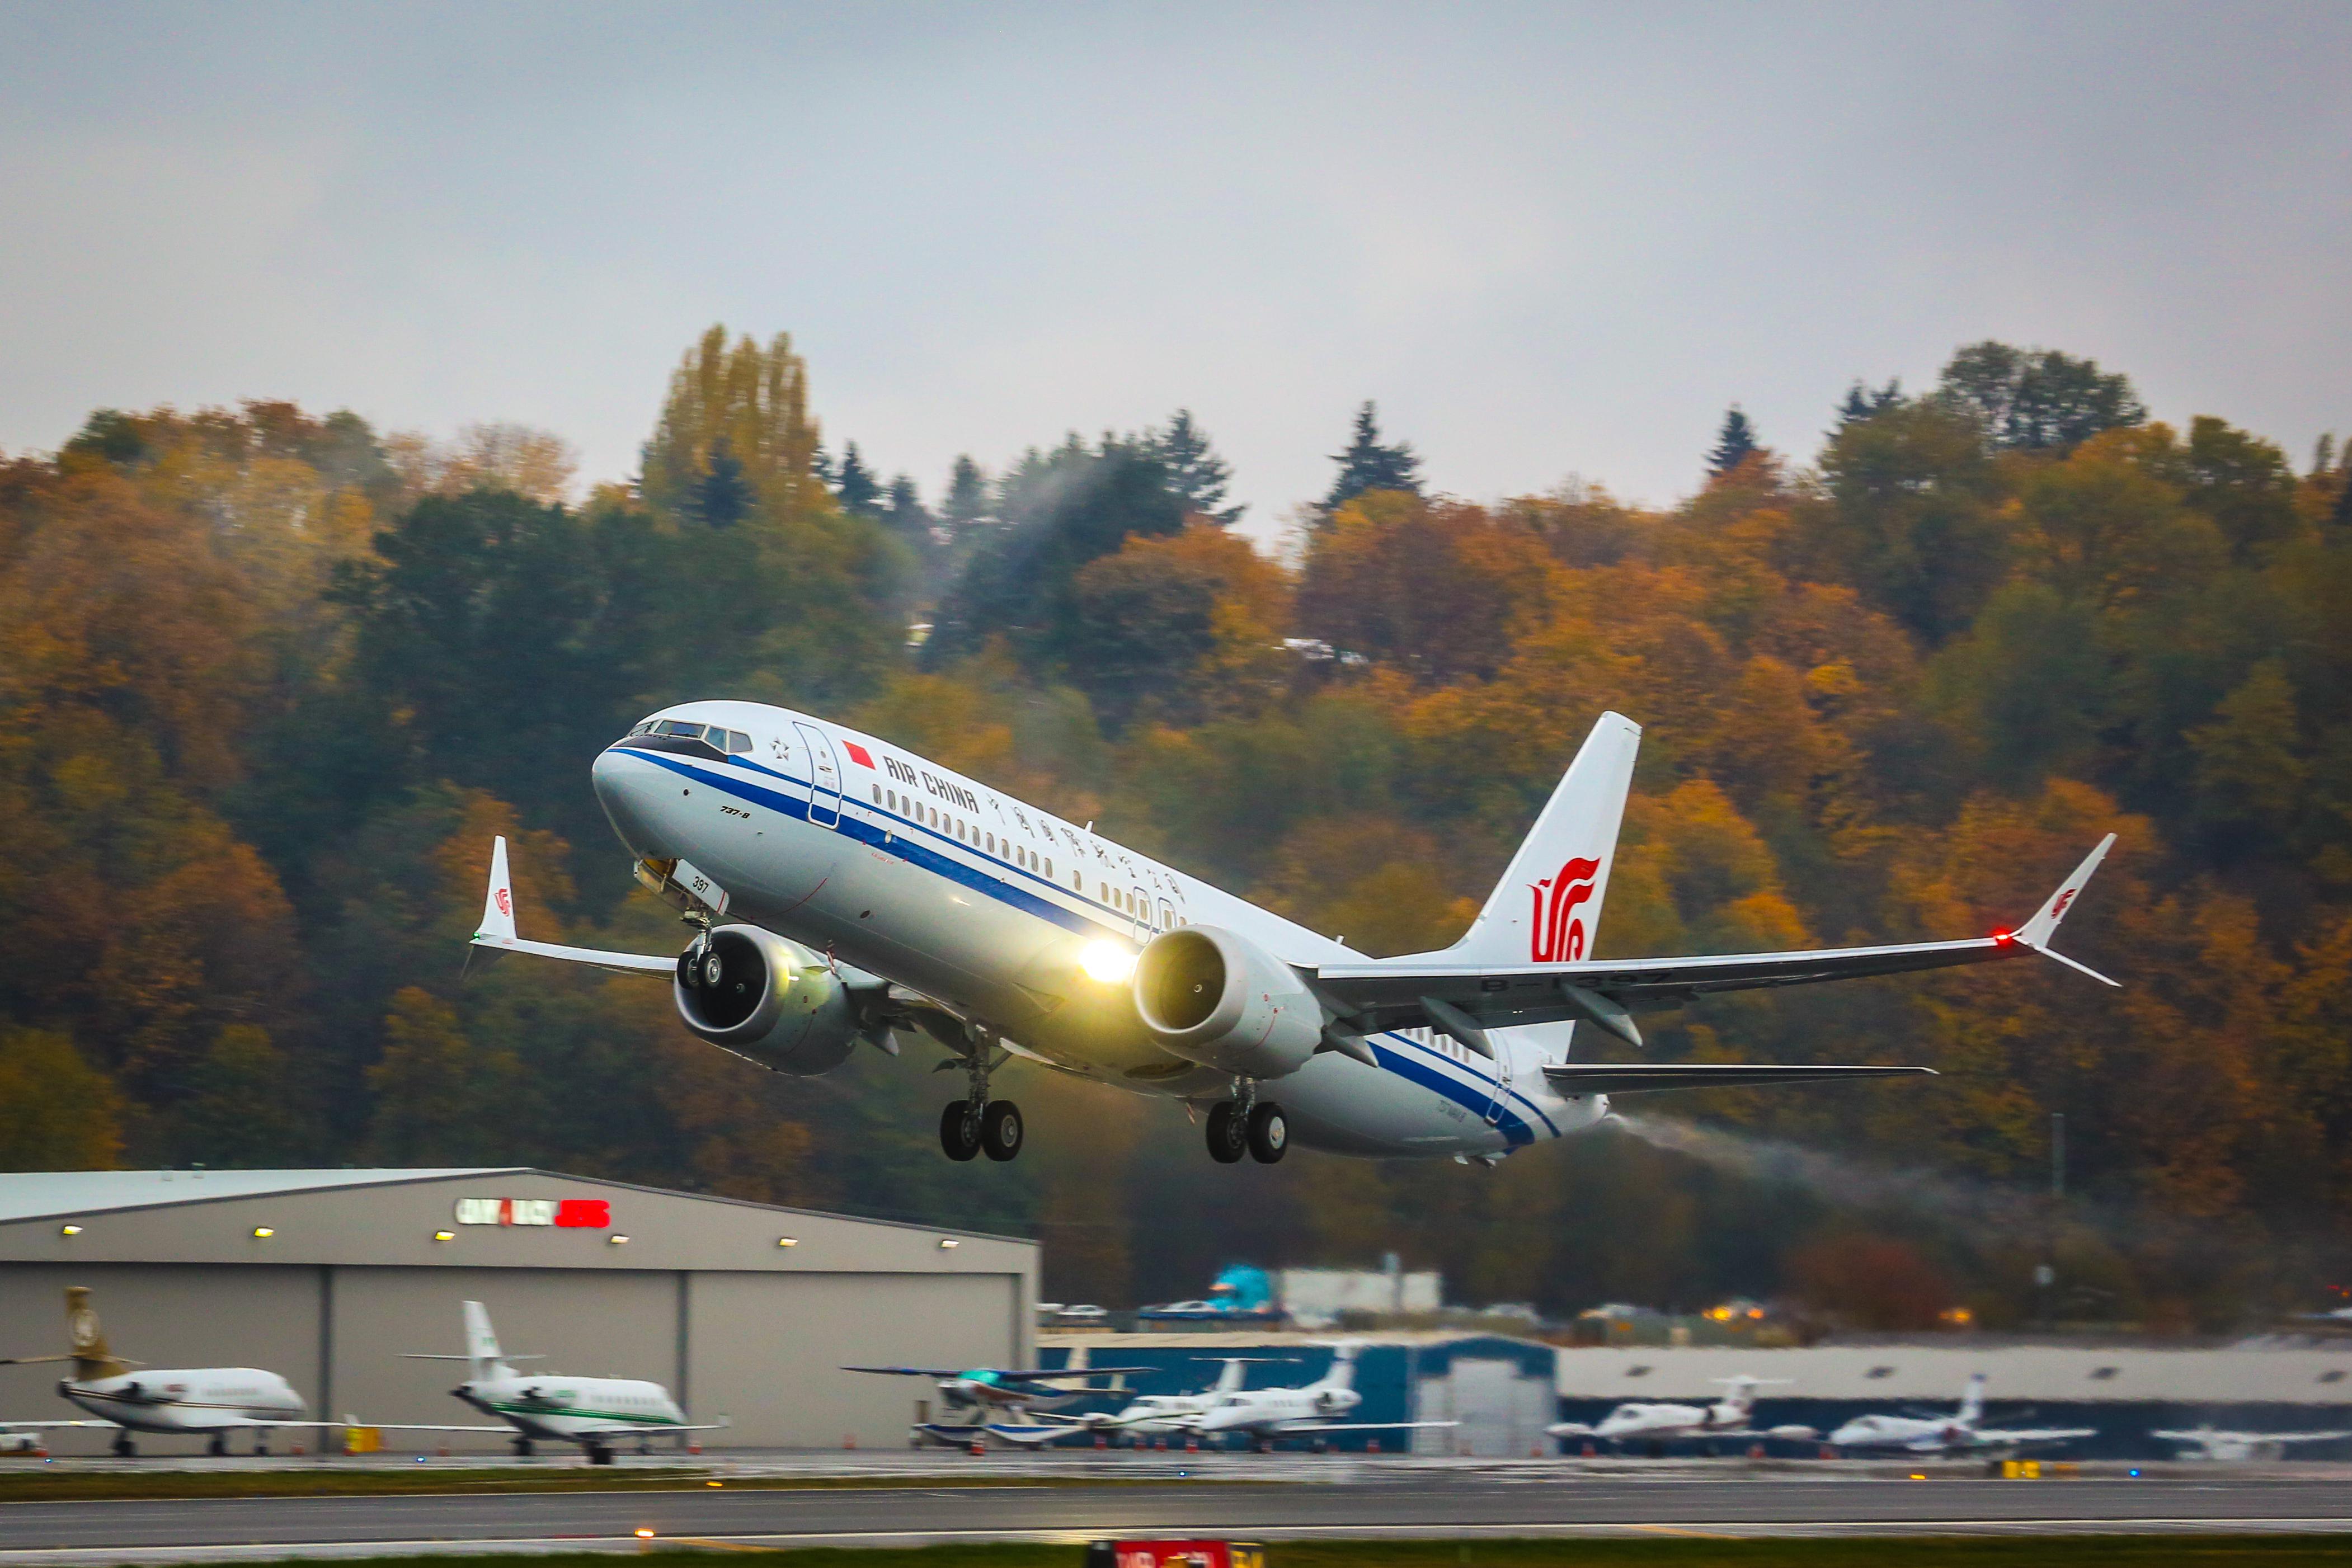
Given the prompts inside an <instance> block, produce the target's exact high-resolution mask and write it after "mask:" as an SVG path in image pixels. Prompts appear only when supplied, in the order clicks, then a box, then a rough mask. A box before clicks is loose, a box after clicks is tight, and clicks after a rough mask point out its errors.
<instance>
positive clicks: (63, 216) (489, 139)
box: [0, 0, 2352, 522]
mask: <svg viewBox="0 0 2352 1568" xmlns="http://www.w3.org/2000/svg"><path fill="white" fill-rule="evenodd" d="M713 321H723V322H725V323H726V324H727V325H728V326H729V327H730V328H732V329H748V330H750V331H752V332H754V333H757V334H760V335H761V336H762V337H764V336H766V335H767V334H769V333H772V332H774V331H777V330H780V329H781V330H788V331H790V332H791V333H792V334H793V338H794V340H795V341H796V342H797V344H798V345H799V347H800V348H801V350H803V352H804V353H805V355H806V356H807V359H808V361H809V364H810V368H811V373H812V378H813V382H814V394H815V402H816V407H817V412H818V413H819V414H820V416H821V417H822V419H823V422H824V429H825V435H826V441H827V444H829V445H830V446H832V447H834V448H835V450H836V451H837V450H838V449H839V447H840V444H841V443H842V442H843V440H845V439H854V440H856V441H857V442H858V443H859V444H860V446H861V448H862V449H864V450H865V451H866V452H867V453H868V454H869V455H870V456H871V458H872V459H873V461H874V462H875V463H876V464H877V465H878V466H879V467H881V468H883V469H884V470H886V471H889V470H898V469H906V470H908V471H910V472H912V473H913V474H914V475H915V476H916V477H917V478H918V480H919V482H920V483H921V485H922V486H923V489H924V493H925V494H926V496H936V494H937V493H938V491H939V489H940V483H941V480H942V477H943V476H944V474H945V471H946V469H947V466H948V464H949V462H950V459H951V458H952V457H953V456H954V455H955V454H957V453H958V452H970V453H971V454H972V455H975V456H976V457H978V458H979V459H980V460H981V461H982V463H983V464H984V465H988V466H990V467H992V468H993V467H995V466H996V465H999V464H1001V463H1002V462H1003V461H1004V460H1005V459H1006V458H1007V457H1008V456H1011V455H1013V454H1015V453H1017V452H1018V451H1019V450H1020V448H1022V447H1023V446H1024V445H1027V444H1050V443H1052V442H1054V441H1055V440H1056V439H1057V438H1058V437H1059V436H1060V435H1061V434H1062V433H1063V432H1064V431H1066V430H1068V429H1072V428H1075V429H1077V430H1080V431H1082V432H1085V433H1087V434H1089V435H1091V434H1095V433H1097V432H1099V431H1101V430H1103V429H1104V428H1106V427H1115V428H1119V429H1128V428H1132V427H1135V426H1138V425H1140V424H1143V423H1149V422H1153V421H1157V420H1159V419H1160V418H1161V417H1162V416H1164V415H1165V414H1166V413H1168V412H1169V411H1171V409H1174V408H1176V407H1177V406H1179V405H1180V404H1181V405H1185V406H1189V407H1190V408H1192V410H1193V411H1194V412H1195V413H1196V414H1197V416H1198V417H1199V418H1200V420H1201V422H1202V423H1203V424H1204V425H1205V426H1206V428H1207V429H1208V430H1209V432H1210V433H1211V434H1212V435H1213V437H1214V438H1215V439H1216V441H1217V442H1218V444H1219V445H1220V446H1221V447H1222V449H1223V451H1224V452H1225V453H1226V455H1228V456H1229V457H1230V458H1231V459H1232V460H1233V462H1234V466H1235V469H1236V486H1235V487H1236V491H1237V493H1238V495H1239V496H1240V497H1241V498H1243V499H1246V500H1248V501H1249V502H1251V503H1252V504H1253V506H1254V508H1255V512H1254V516H1253V521H1254V522H1256V521H1259V520H1261V519H1270V518H1271V517H1274V516H1276V515H1278V514H1280V513H1281V512H1283V511H1285V510H1286V508H1288V507H1290V506H1292V505H1293V504H1295V503H1297V502H1298V501H1301V500H1304V499H1307V498H1310V497H1313V496H1315V495H1317V494H1318V493H1319V492H1320V491H1321V490H1322V489H1323V487H1324V486H1326V485H1327V484H1328V477H1329V472H1330V467H1329V464H1328V461H1327V458H1326V455H1327V454H1328V453H1331V452H1333V451H1336V450H1337V449H1338V448H1339V445H1340V444H1341V443H1342V441H1343V439H1344V437H1345V434H1346V430H1347V424H1348V420H1349V413H1350V410H1351V409H1352V407H1353V405H1354V404H1355V403H1357V402H1360V400H1362V399H1364V398H1368V397H1370V398H1376V399H1378V400H1379V402H1380V404H1381V416H1382V419H1383V422H1384V423H1385V424H1386V426H1387V428H1388V430H1389V432H1390V434H1391V435H1393V436H1402V437H1404V438H1407V439H1410V440H1411V441H1412V442H1413V443H1414V444H1415V445H1416V446H1417V447H1418V448H1419V449H1420V450H1421V452H1422V453H1423V455H1424V457H1425V459H1426V465H1427V472H1428V475H1429V477H1430V480H1431V482H1432V483H1433V485H1434V486H1437V487H1439V488H1442V489H1444V490H1447V491H1450V492H1453V493H1454V494H1457V495H1462V496H1465V497H1476V498H1489V497H1498V496H1502V495H1507V494H1513V493H1519V492H1526V491H1529V490H1538V489H1546V488H1549V487H1550V486H1553V485H1556V484H1557V483H1559V481H1560V480H1561V479H1562V478H1563V477H1564V476H1567V475H1569V474H1571V473H1574V474H1580V475H1582V476H1586V477H1588V478H1591V479H1593V480H1597V481H1600V482H1601V483H1603V484H1606V485H1608V486H1611V487H1612V489H1615V490H1617V491H1619V492H1620V493H1621V494H1625V495H1630V496H1632V497H1637V498H1643V499H1651V500H1665V499H1670V498H1672V497H1675V496H1677V495H1679V494H1682V493H1684V492H1685V491H1686V490H1688V489H1689V488H1690V487H1691V486H1692V485H1693V483H1694V481H1695V479H1696V475H1697V472H1698V465H1699V463H1700V461H1701V457H1702V455H1703V453H1704V451H1705V449H1706V445H1707V444H1708V442H1709V440H1710V439H1711V437H1712V435H1713V434H1714V430H1715V426H1716V424H1717V422H1718V421H1719V420H1720V418H1721V416H1722V413H1723V411H1724V408H1725V406H1726V405H1727V404H1728V403H1731V402H1735V401H1737V402H1740V403H1742V404H1744V405H1745V406H1746V408H1747V409H1748V412H1749V413H1750V414H1751V415H1752V416H1753V417H1754V418H1755V419H1756V421H1757V423H1759V426H1760V428H1761V432H1762V434H1763V437H1764V439H1765V440H1766V441H1767V442H1768V443H1769V444H1773V445H1776V446H1779V447H1781V448H1783V449H1787V450H1790V451H1793V452H1795V453H1797V454H1798V455H1803V456H1810V455H1811V453H1812V452H1813V451H1814V449H1815V446H1816V444H1817V441H1818V438H1819V434H1820V432H1821V431H1822V428H1823V427H1824V426H1825V425H1826V424H1827V423H1828V422H1829V419H1830V413H1831V408H1832V403H1833V402H1835V401H1836V400H1837V398H1838V397H1839V395H1840V394H1841V393H1842V392H1843V390H1844V389H1845V387H1846V385H1847V384H1848V382H1851V381H1852V380H1853V379H1854V378H1855V377H1864V378H1867V379H1869V380H1871V381H1873V382H1882V381H1884V380H1885V378H1887V377H1889V376H1896V375H1899V376H1901V377H1902V378H1903V379H1904V381H1905V382H1906V384H1909V385H1917V384H1920V383H1922V382H1927V381H1930V380H1932V379H1933V377H1934V374H1935V372H1936V371H1937V367H1938V366H1940V364H1941V363H1942V362H1943V360H1944V359H1945V357H1946V356H1947V355H1948V353H1949V351H1950V350H1951V349H1952V348H1953V347H1954V346H1955V345H1956V344H1958V343H1960V342H1963V341H1969V340H1976V339H1979V338H1984V337H1998V338H2002V339H2005V340H2010V341H2012V342H2017V343H2035V344H2046V345H2050V346H2053V347H2060V348H2064V349H2066V350H2070V351H2073V352H2076V353H2082V354H2088V355H2091V356H2094V357H2095V358H2096V359H2098V360H2099V361H2101V362H2102V363H2103V364H2105V365H2107V366H2109V367H2110V368H2114V369H2119V370H2123V371H2127V372H2128V373H2129V374H2130V375H2131V376H2132V377H2133V378H2134V379H2135V380H2136V381H2137V383H2138V385H2139V387H2140V389H2141V391H2142V392H2143V393H2144V394H2145V395H2146V396H2147V399H2148V401H2149V402H2150V403H2151V404H2152V405H2153V406H2154V408H2155V410H2156V412H2157V413H2158V415H2159V416H2160V417H2165V418H2169V419H2174V420H2183V419H2185V418H2186V417H2187V416H2188V415H2189V414H2190V413H2220V414H2222V415H2225V416H2226V417H2228V418H2230V419H2231V420H2232V421H2234V422H2237V423H2242V424H2245V425H2249V426H2251V427H2252V428H2253V429H2255V430H2257V431H2260V432H2262V433H2263V434H2268V435H2271V436H2273V437H2275V438H2277V439H2279V440H2281V441H2283V442H2285V443H2286V444H2288V445H2289V449H2290V452H2291V454H2292V455H2293V456H2294V458H2295V460H2296V462H2297V464H2298V465H2301V464H2302V463H2303V462H2305V460H2306V459H2307V455H2308V453H2309V449H2310V445H2311V442H2312V440H2313V438H2314V436H2315V435H2316V434H2318V433H2319V432H2320V431H2322V430H2324V429H2330V428H2333V429H2336V430H2347V429H2352V376H2347V367H2352V5H2346V4H2342V3H2338V0H2331V3H2327V4H2317V5H2244V4H2241V5H2210V6H2195V7H2183V6H2168V5H2151V4H2138V5H2114V6H2110V5H2052V4H2047V3H2037V4H2031V5H1992V4H1974V3H1972V4H1967V5H1950V4H1937V5H1918V6H1908V7H1905V6H1895V5H1881V4H1871V5H1846V6H1838V7H1829V6H1802V5H1754V4H1742V5H1710V6H1695V5H1684V6H1674V5H1640V6H1625V5H1593V6H1571V5H1545V6H1526V7H1520V6H1507V5H1489V6H1477V7H1473V6H1465V5H1423V6H1413V7H1398V8H1382V7H1376V6H1373V5H1363V4H1351V5H1330V6H1308V5H1293V6H1265V5H1240V6H1234V7H1231V8H1225V7H1221V6H1217V5H1199V4H1191V5H1167V6H1154V7H1141V6H1115V5H1084V6H1075V5H1074V6H1014V5H939V6H903V7H889V6H883V5H856V6H841V7H815V6H801V7H793V6H788V5H747V6H741V7H736V6H725V5H709V6H700V7H696V6H688V5H660V6H632V7H626V8H617V7H616V8H612V9H605V10H598V9H595V8H593V7H589V6H583V5H562V6H546V7H534V6H527V5H489V6H483V5H458V6H448V7H435V6H430V5H401V6H396V7H395V6H388V5H387V6H368V5H332V6H329V5H301V6H293V5H289V6H282V7H275V6H256V5H217V4H215V5H201V6H193V5H192V6H184V7H183V6H173V5H136V6H96V5H55V6H51V5H21V4H15V3H14V0H0V449H5V450H9V451H23V450H25V449H27V448H31V449H48V448H52V447H54V446H56V445H57V444H58V443H59V442H60V441H62V440H64V439H65V438H66V437H67V436H68V435H69V434H71V433H72V431H73V430H74V428H75V427H76V426H77V425H78V424H79V423H80V421H81V419H82V418H83V417H84V416H85V415H86V414H87V413H88V412H89V410H90V409H91V408H93V407H96V406H101V405H112V406H118V407H126V408H140V407H147V406H150V405H152V404H155V403H160V402H169V403H174V404H177V405H179V406H181V407H183V408H187V407H194V406H196V405H199V404H204V403H210V402H234V401H236V400H237V399H240V398H246V397H257V396H270V397H286V398H292V399H296V400H299V402H303V403H305V404H308V405H310V406H313V407H315V408H319V409H326V408H331V407H335V406H341V405H348V406H350V407H352V408H354V409H356V410H358V411H359V412H360V413H363V414H365V415H366V416H367V417H368V418H369V419H371V420H373V421H374V422H376V423H378V424H379V425H380V426H383V427H386V428H413V429H422V430H425V431H427V432H430V433H433V434H448V433H449V432H451V431H453V430H454V429H455V428H456V427H457V426H458V425H460V424H462V423H466V422H467V421H472V420H483V419H514V420H521V421H525V422H528V423H534V424H540V425H544V426H547V427H549V428H551V429H553V430H555V431H558V432H560V433H562V434H563V435H565V436H567V437H568V438H569V439H571V440H572V442H573V443H574V444H576V445H577V446H578V447H579V448H580V450H581V452H582V455H583V469H584V473H585V476H587V477H589V478H616V477H620V476H625V474H627V473H628V472H629V471H630V470H631V469H632V468H633V467H634V465H635V453H636V448H637V444H638V443H639V442H641V441H642V440H643V439H644V437H645V434H646V431H647V429H648V427H649V426H650V423H651V421H652V419H653V416H654V413H655V410H656V406H657V404H658V402H659V400H660V396H661V392H662V389H663V386H664V383H665V381H666V379H667V374H668V371H669V370H670V368H671V367H672V366H673V365H674V364H675V363H676V362H677V358H678V356H679V354H680V353H681V351H682V350H684V349H685V347H686V345H687V344H688V342H689V341H690V340H692V339H693V338H694V337H695V336H696V334H698V332H699V331H700V330H701V329H703V328H705V327H707V326H709V324H710V323H711V322H713Z"/></svg>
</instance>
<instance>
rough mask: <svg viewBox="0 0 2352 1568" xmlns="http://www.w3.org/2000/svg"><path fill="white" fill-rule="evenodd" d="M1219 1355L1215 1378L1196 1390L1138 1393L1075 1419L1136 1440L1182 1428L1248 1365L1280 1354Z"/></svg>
mask: <svg viewBox="0 0 2352 1568" xmlns="http://www.w3.org/2000/svg"><path fill="white" fill-rule="evenodd" d="M1219 1359H1221V1360H1223V1363H1224V1365H1223V1367H1222V1368H1220V1369H1219V1370H1218V1373H1217V1381H1216V1382H1215V1383H1213V1384H1212V1385H1210V1386H1209V1387H1207V1388H1206V1389H1204V1390H1202V1392H1200V1393H1198V1394H1141V1395H1138V1396H1136V1397H1135V1398H1134V1399H1132V1400H1130V1401H1129V1402H1128V1404H1127V1405H1126V1406H1124V1407H1123V1408H1121V1409H1119V1410H1118V1411H1115V1412H1113V1413H1111V1414H1108V1415H1099V1416H1077V1417H1076V1421H1077V1422H1078V1424H1079V1425H1081V1426H1083V1427H1087V1429H1088V1430H1091V1431H1115V1432H1129V1433H1133V1434H1134V1435H1135V1437H1136V1438H1137V1440H1138V1441H1141V1440H1143V1439H1146V1438H1150V1437H1168V1436H1170V1435H1171V1434H1173V1433H1177V1432H1181V1431H1183V1430H1184V1429H1185V1427H1186V1424H1187V1422H1188V1421H1190V1420H1191V1418H1192V1417H1194V1416H1199V1415H1201V1414H1202V1412H1204V1411H1205V1410H1207V1409H1208V1408H1209V1406H1212V1405H1214V1404H1215V1403H1216V1402H1217V1400H1218V1398H1219V1397H1220V1396H1223V1395H1227V1394H1232V1393H1234V1392H1236V1391H1237V1390H1239V1389H1240V1387H1241V1385H1242V1382H1243V1380H1244V1378H1246V1377H1247V1376H1248V1375H1249V1374H1248V1371H1247V1368H1249V1367H1250V1366H1253V1365H1255V1364H1258V1363H1260V1362H1270V1361H1276V1360H1279V1359H1281V1358H1279V1357H1276V1356H1265V1355H1228V1356H1223V1357H1221V1358H1219Z"/></svg>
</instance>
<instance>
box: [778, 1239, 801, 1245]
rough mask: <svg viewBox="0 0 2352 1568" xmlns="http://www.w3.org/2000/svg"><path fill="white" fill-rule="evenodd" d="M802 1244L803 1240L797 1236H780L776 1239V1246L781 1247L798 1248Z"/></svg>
mask: <svg viewBox="0 0 2352 1568" xmlns="http://www.w3.org/2000/svg"><path fill="white" fill-rule="evenodd" d="M800 1244H801V1239H800V1238H799V1237H797V1236H779V1237H777V1238H776V1245H777V1246H779V1247H797V1246H799V1245H800Z"/></svg>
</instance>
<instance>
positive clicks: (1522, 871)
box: [1446, 713, 1642, 964]
mask: <svg viewBox="0 0 2352 1568" xmlns="http://www.w3.org/2000/svg"><path fill="white" fill-rule="evenodd" d="M1641 744H1642V727H1641V726H1640V725H1638V724H1635V723H1634V722H1633V720H1632V719H1630V718H1627V717H1626V716H1624V715H1622V714H1618V713H1604V714H1602V715H1601V717H1600V719H1599V720H1598V721H1597V722H1595V723H1594V725H1593V727H1592V733H1591V734H1590V735H1588V736H1587V737H1585V740H1584V745H1583V747H1581V748H1580V749H1579V750H1578V752H1577V754H1576V760H1575V761H1573V762H1571V763H1570V764H1569V765H1568V772H1567V773H1566V774H1565V775H1563V776H1562V777H1561V779H1560V781H1559V788H1558V789H1554V790H1553V791H1552V793H1551V799H1550V800H1549V801H1548V802H1546V804H1545V806H1544V809H1543V810H1542V812H1541V813H1540V814H1539V815H1538V817H1537V818H1536V823H1535V826H1534V827H1532V828H1530V829H1528V836H1527V838H1526V839H1525V840H1523V841H1521V842H1520V844H1519V848H1518V852H1517V853H1516V854H1514V855H1513V856H1512V857H1511V863H1510V865H1509V866H1508V868H1507V869H1506V870H1505V871H1504V873H1503V880H1502V881H1501V882H1499V883H1496V884H1495V891H1494V892H1493V893H1492V894H1488V895H1487V898H1486V907H1485V908H1484V909H1482V910H1480V911H1479V912H1478V918H1477V919H1475V920H1474V921H1472V922H1471V923H1470V929H1469V930H1468V931H1467V932H1465V934H1464V935H1463V937H1462V940H1460V941H1459V942H1456V943H1455V944H1454V946H1452V947H1450V948H1448V949H1447V950H1446V956H1447V957H1448V958H1451V959H1454V960H1455V961H1457V962H1471V963H1493V964H1554V963H1558V964H1572V963H1575V962H1576V961H1578V960H1579V959H1581V958H1586V957H1590V956H1591V953H1592V943H1593V938H1594V936H1596V935H1597V934H1598V933H1599V931H1600V929H1601V898H1602V897H1603V895H1605V894H1607V893H1608V891H1609V868H1610V865H1611V864H1612V862H1614V860H1615V859H1616V855H1617V829H1618V825H1619V824H1620V823H1621V822H1622V821H1623V820H1624V816H1625V792H1626V790H1627V789H1630V788H1632V786H1633V758H1634V756H1635V754H1636V753H1637V752H1638V751H1639V750H1640V749H1641Z"/></svg>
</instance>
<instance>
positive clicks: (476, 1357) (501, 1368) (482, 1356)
mask: <svg viewBox="0 0 2352 1568" xmlns="http://www.w3.org/2000/svg"><path fill="white" fill-rule="evenodd" d="M466 1362H467V1370H468V1372H469V1373H470V1374H471V1375H472V1377H473V1379H474V1381H475V1382H477V1383H479V1382H481V1381H482V1380H483V1379H485V1378H490V1377H510V1376H512V1375H514V1368H512V1367H510V1366H509V1365H508V1364H506V1357H505V1356H504V1355H503V1354H500V1352H499V1335H498V1331H497V1330H496V1329H493V1328H492V1327H490V1313H489V1309H488V1308H487V1307H485V1306H483V1305H482V1303H481V1302H479V1301H467V1303H466Z"/></svg>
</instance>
